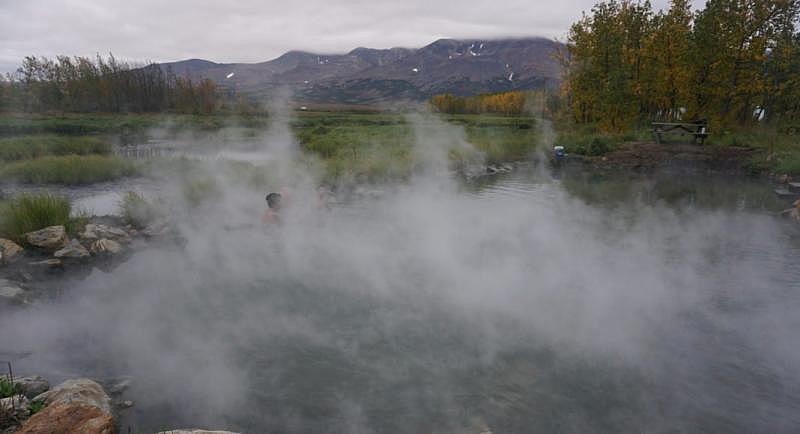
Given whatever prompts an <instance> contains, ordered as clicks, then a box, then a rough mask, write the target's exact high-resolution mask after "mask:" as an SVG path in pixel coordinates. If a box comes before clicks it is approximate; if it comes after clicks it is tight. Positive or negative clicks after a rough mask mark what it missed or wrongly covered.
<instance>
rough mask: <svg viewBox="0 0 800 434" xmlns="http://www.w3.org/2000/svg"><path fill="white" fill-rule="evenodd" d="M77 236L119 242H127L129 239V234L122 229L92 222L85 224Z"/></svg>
mask: <svg viewBox="0 0 800 434" xmlns="http://www.w3.org/2000/svg"><path fill="white" fill-rule="evenodd" d="M79 237H80V238H81V239H83V240H87V241H92V240H98V239H103V238H105V239H109V240H113V241H116V242H120V243H127V242H129V241H130V236H129V235H128V232H126V231H125V230H124V229H120V228H116V227H114V226H107V225H101V224H93V223H89V224H88V225H86V227H85V228H84V231H83V232H82V233H81V234H80V235H79Z"/></svg>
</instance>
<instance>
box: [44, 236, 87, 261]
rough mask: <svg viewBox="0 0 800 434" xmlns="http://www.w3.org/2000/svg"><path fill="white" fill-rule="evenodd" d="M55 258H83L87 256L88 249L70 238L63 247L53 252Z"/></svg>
mask: <svg viewBox="0 0 800 434" xmlns="http://www.w3.org/2000/svg"><path fill="white" fill-rule="evenodd" d="M53 256H54V257H56V258H85V257H87V256H89V251H88V250H86V247H83V245H81V243H79V242H78V241H77V240H72V241H71V242H70V243H69V244H67V245H66V246H64V248H62V249H60V250H57V251H56V252H55V253H53Z"/></svg>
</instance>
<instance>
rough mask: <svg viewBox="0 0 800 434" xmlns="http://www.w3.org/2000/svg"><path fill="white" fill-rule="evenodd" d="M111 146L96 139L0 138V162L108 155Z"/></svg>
mask: <svg viewBox="0 0 800 434" xmlns="http://www.w3.org/2000/svg"><path fill="white" fill-rule="evenodd" d="M110 152H111V145H110V144H109V143H108V142H106V141H103V140H101V139H100V138H98V137H90V136H78V137H74V136H56V135H32V136H17V137H5V138H0V160H3V161H15V160H27V159H31V158H38V157H43V156H46V155H72V154H75V155H88V154H108V153H110Z"/></svg>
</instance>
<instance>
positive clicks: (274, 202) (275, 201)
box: [267, 193, 281, 209]
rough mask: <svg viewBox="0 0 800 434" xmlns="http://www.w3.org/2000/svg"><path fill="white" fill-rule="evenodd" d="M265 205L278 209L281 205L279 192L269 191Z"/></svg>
mask: <svg viewBox="0 0 800 434" xmlns="http://www.w3.org/2000/svg"><path fill="white" fill-rule="evenodd" d="M267 205H268V206H269V207H270V208H272V209H278V208H279V207H280V206H281V195H280V193H270V194H268V195H267Z"/></svg>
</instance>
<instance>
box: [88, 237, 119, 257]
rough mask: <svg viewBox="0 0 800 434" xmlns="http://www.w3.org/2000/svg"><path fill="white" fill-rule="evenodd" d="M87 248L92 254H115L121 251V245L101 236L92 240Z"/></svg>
mask: <svg viewBox="0 0 800 434" xmlns="http://www.w3.org/2000/svg"><path fill="white" fill-rule="evenodd" d="M89 250H90V251H91V252H92V254H93V255H116V254H117V253H119V252H121V251H122V245H120V243H118V242H116V241H114V240H109V239H107V238H102V239H99V240H97V241H95V242H93V243H92V246H91V248H90V249H89Z"/></svg>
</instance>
